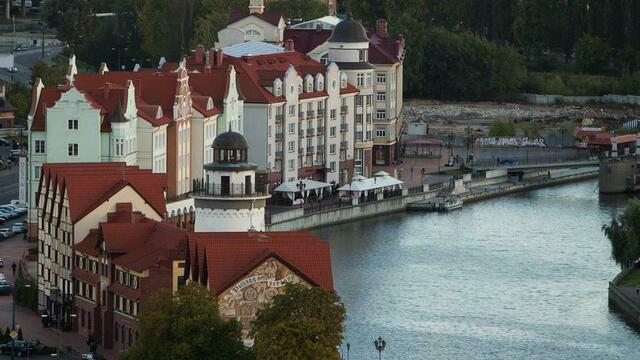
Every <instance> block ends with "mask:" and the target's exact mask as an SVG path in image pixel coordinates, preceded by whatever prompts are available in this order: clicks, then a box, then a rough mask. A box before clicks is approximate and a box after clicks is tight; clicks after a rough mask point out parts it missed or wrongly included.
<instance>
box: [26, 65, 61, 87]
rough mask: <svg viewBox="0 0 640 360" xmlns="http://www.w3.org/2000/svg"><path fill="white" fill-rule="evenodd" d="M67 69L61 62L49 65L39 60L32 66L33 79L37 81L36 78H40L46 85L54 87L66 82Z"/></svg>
mask: <svg viewBox="0 0 640 360" xmlns="http://www.w3.org/2000/svg"><path fill="white" fill-rule="evenodd" d="M66 71H67V68H66V66H63V65H61V64H55V65H48V64H46V63H44V62H43V61H42V60H38V61H37V62H36V63H35V64H33V65H32V66H31V81H32V82H34V83H35V80H36V79H37V78H40V79H42V82H43V83H44V85H45V86H49V87H54V86H56V85H60V84H62V83H64V76H65V74H66Z"/></svg>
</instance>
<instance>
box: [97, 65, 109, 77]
mask: <svg viewBox="0 0 640 360" xmlns="http://www.w3.org/2000/svg"><path fill="white" fill-rule="evenodd" d="M106 72H109V68H108V67H107V63H100V69H99V70H98V74H100V75H104V73H106Z"/></svg>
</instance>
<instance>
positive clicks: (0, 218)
mask: <svg viewBox="0 0 640 360" xmlns="http://www.w3.org/2000/svg"><path fill="white" fill-rule="evenodd" d="M6 222H7V218H5V217H2V216H0V225H2V224H4V223H6Z"/></svg>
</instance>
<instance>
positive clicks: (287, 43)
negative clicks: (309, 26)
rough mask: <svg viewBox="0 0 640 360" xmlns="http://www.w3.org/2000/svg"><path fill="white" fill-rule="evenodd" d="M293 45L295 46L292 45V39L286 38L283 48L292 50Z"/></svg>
mask: <svg viewBox="0 0 640 360" xmlns="http://www.w3.org/2000/svg"><path fill="white" fill-rule="evenodd" d="M294 47H295V45H294V42H293V39H287V40H286V41H285V42H284V49H285V50H286V51H293V50H294V49H293V48H294Z"/></svg>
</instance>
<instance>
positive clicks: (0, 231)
mask: <svg viewBox="0 0 640 360" xmlns="http://www.w3.org/2000/svg"><path fill="white" fill-rule="evenodd" d="M0 235H2V236H3V237H4V238H10V237H12V236H13V231H11V229H10V228H2V229H0Z"/></svg>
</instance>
